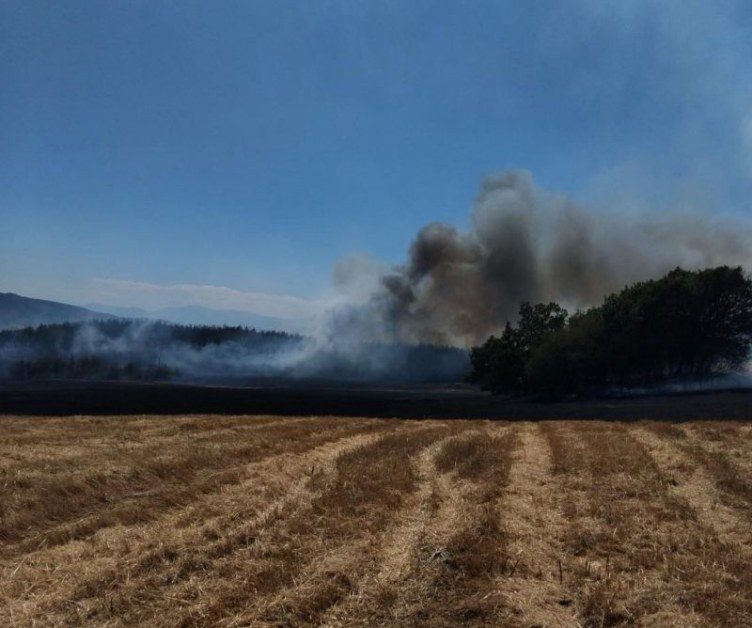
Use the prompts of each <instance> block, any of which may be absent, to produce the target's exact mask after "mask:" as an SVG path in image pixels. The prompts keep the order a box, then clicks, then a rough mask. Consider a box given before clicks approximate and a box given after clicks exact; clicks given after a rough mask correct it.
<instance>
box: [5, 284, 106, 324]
mask: <svg viewBox="0 0 752 628" xmlns="http://www.w3.org/2000/svg"><path fill="white" fill-rule="evenodd" d="M107 318H119V317H118V316H113V315H112V314H105V313H103V312H95V311H92V310H89V309H86V308H83V307H77V306H75V305H68V304H67V303H58V302H57V301H46V300H44V299H31V298H29V297H22V296H21V295H18V294H13V293H12V292H0V329H12V328H16V327H29V326H35V325H44V324H48V323H73V322H78V321H91V320H97V319H100V320H101V319H107Z"/></svg>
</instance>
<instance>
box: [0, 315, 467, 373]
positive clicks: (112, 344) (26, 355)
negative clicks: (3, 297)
mask: <svg viewBox="0 0 752 628" xmlns="http://www.w3.org/2000/svg"><path fill="white" fill-rule="evenodd" d="M468 368H469V358H468V356H467V354H466V352H464V351H462V350H460V349H454V348H451V347H433V346H425V345H419V346H400V345H387V344H376V343H362V344H351V343H344V342H322V341H320V340H317V339H315V338H312V337H305V336H299V335H294V334H287V333H284V332H275V331H257V330H255V329H247V328H243V327H208V326H186V325H175V324H170V323H165V322H158V321H136V320H108V321H95V322H85V323H64V324H58V325H40V326H38V327H29V328H24V329H19V330H5V331H0V376H2V377H6V378H11V379H15V380H23V379H89V380H121V379H122V380H150V381H154V380H168V379H171V380H190V381H196V380H199V381H201V380H211V381H212V382H216V381H217V380H218V379H219V380H221V378H233V379H234V381H237V378H243V377H249V378H272V377H275V378H276V377H284V378H292V379H295V378H332V379H337V380H352V381H395V380H396V381H403V382H422V381H447V380H456V379H458V378H461V377H462V376H463V375H464V374H465V373H466V372H467V370H468Z"/></svg>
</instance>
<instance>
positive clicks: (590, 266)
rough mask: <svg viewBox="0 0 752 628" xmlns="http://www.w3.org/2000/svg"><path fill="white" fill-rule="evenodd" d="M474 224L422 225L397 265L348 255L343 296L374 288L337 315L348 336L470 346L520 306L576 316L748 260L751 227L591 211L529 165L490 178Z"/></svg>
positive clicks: (700, 218)
mask: <svg viewBox="0 0 752 628" xmlns="http://www.w3.org/2000/svg"><path fill="white" fill-rule="evenodd" d="M470 219H471V220H470V223H471V224H470V228H469V229H468V230H466V231H462V230H459V229H457V228H455V227H453V226H449V225H446V224H440V223H434V224H431V225H428V226H427V227H425V228H424V229H422V230H421V231H420V233H419V234H418V235H417V237H416V238H415V240H414V241H413V243H412V246H411V247H410V251H409V256H408V260H407V262H406V263H405V264H403V265H398V266H394V267H392V268H386V269H383V268H368V267H367V265H366V266H364V264H363V263H358V260H355V261H352V260H343V262H342V263H341V264H340V266H339V268H338V269H337V272H336V273H335V275H336V277H337V279H338V281H339V284H340V286H341V288H342V290H343V291H345V292H348V291H349V292H353V291H354V290H353V288H352V286H362V285H363V284H370V285H372V290H371V291H370V292H368V293H367V294H366V295H362V288H361V289H360V294H358V298H356V299H354V302H353V303H352V304H350V305H349V306H348V307H347V308H346V311H345V312H342V311H340V312H338V314H337V316H338V320H339V322H340V324H341V326H346V327H347V328H348V329H349V331H348V333H349V335H351V336H355V337H359V338H369V339H372V340H378V341H387V342H406V343H431V344H440V345H441V344H447V345H454V346H463V347H469V346H472V345H473V344H476V343H478V342H479V341H482V340H484V339H485V338H487V337H488V336H489V335H490V334H494V333H498V332H500V331H501V329H503V326H504V324H505V323H506V322H507V321H511V322H514V321H515V320H516V316H517V309H518V307H519V304H520V303H522V302H532V303H536V302H550V301H555V302H557V303H560V304H562V305H563V306H564V307H566V308H568V309H569V310H570V311H575V310H577V309H579V308H584V307H588V306H591V305H595V304H597V303H598V302H599V301H600V300H601V299H602V298H603V297H604V296H605V295H607V294H609V293H611V292H615V291H618V290H620V289H621V288H622V287H624V286H625V285H628V284H630V283H633V282H637V281H643V280H647V279H651V278H655V277H659V276H661V275H663V274H665V273H666V272H668V271H669V270H671V269H673V268H675V267H677V266H681V267H683V268H686V269H689V270H694V269H700V268H706V267H711V266H719V265H729V266H742V267H744V268H747V269H749V268H751V267H752V265H751V264H750V261H752V256H751V255H750V247H749V242H751V241H752V238H751V236H752V229H750V225H749V224H747V223H746V222H743V221H741V220H733V219H730V218H729V219H721V218H717V217H714V216H711V215H704V214H698V213H689V212H687V213H682V214H677V213H664V214H660V215H650V214H647V213H644V212H642V213H640V212H632V213H621V214H617V213H614V212H606V211H594V210H590V209H586V208H584V207H581V206H578V205H577V204H575V203H574V202H573V201H572V200H571V199H569V198H567V197H565V196H563V195H559V194H555V193H551V192H548V191H546V190H543V189H541V188H540V187H539V186H537V185H536V184H535V182H534V181H533V178H532V176H531V175H530V174H529V173H528V172H524V171H507V172H502V173H499V174H496V175H493V176H490V177H488V178H486V179H485V180H484V181H483V183H482V185H481V189H480V192H479V194H478V197H477V198H476V200H475V203H474V205H473V208H472V211H471V216H470ZM355 292H357V291H355Z"/></svg>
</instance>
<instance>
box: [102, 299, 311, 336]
mask: <svg viewBox="0 0 752 628" xmlns="http://www.w3.org/2000/svg"><path fill="white" fill-rule="evenodd" d="M88 307H89V308H91V309H96V310H98V311H102V312H109V313H110V314H114V315H115V316H121V317H127V318H150V319H159V320H163V321H169V322H171V323H179V324H181V325H229V326H233V327H234V326H240V327H249V328H255V329H258V330H274V331H286V332H290V333H305V332H306V331H310V330H309V329H308V328H307V327H306V325H305V322H304V321H300V320H291V319H285V318H277V317H274V316H263V315H262V314H254V313H253V312H244V311H242V310H217V309H213V308H209V307H203V306H200V305H184V306H180V307H165V308H160V309H157V310H144V309H142V308H139V307H121V306H111V305H104V304H101V303H96V304H91V305H88Z"/></svg>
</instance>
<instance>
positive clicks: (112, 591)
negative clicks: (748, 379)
mask: <svg viewBox="0 0 752 628" xmlns="http://www.w3.org/2000/svg"><path fill="white" fill-rule="evenodd" d="M750 470H752V429H751V428H750V426H749V425H746V424H732V423H713V424H705V423H697V424H683V425H671V424H665V423H662V424H656V423H643V424H637V425H629V426H625V425H622V424H619V423H605V422H549V423H543V424H540V426H538V425H533V424H528V423H516V424H515V423H510V424H491V423H486V422H480V421H478V422H470V421H468V422H451V421H428V422H422V423H411V422H404V421H383V420H365V419H332V418H310V419H278V418H274V417H255V418H254V417H224V418H221V417H213V416H191V417H183V418H180V417H134V418H129V419H120V418H110V419H92V418H87V417H77V418H68V419H29V418H20V417H1V418H0V625H9V626H14V625H15V626H25V625H55V626H57V625H82V624H88V625H103V626H104V625H106V626H123V625H155V626H176V625H182V626H248V625H254V626H267V625H268V626H297V625H331V626H335V625H340V626H352V625H360V626H370V625H384V626H394V625H398V626H413V625H426V626H452V625H460V624H462V625H464V624H476V625H505V626H517V625H519V626H529V625H559V624H561V625H582V626H613V625H633V624H635V625H636V624H640V625H642V624H652V625H675V626H691V625H694V626H708V625H710V626H746V625H752V523H751V522H750V518H749V512H750V508H752V498H751V497H752V491H751V490H750V483H749V477H750V475H749V471H750Z"/></svg>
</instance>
